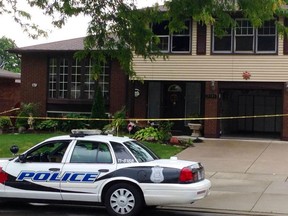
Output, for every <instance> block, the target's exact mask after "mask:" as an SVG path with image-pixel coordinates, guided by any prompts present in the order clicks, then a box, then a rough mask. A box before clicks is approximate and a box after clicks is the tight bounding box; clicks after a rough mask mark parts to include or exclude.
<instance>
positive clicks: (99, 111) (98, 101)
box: [90, 84, 107, 130]
mask: <svg viewBox="0 0 288 216" xmlns="http://www.w3.org/2000/svg"><path fill="white" fill-rule="evenodd" d="M91 118H96V119H99V120H95V121H91V122H90V126H91V127H92V128H97V129H100V130H102V129H103V127H104V126H105V125H106V124H107V122H106V121H103V119H106V118H107V115H106V113H105V102H104V98H103V95H102V92H101V88H100V87H99V85H98V84H96V87H95V92H94V98H93V105H92V110H91Z"/></svg>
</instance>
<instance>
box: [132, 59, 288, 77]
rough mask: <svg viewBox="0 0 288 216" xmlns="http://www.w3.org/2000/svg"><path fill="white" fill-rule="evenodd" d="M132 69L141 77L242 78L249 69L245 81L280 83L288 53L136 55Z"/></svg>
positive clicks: (286, 69) (287, 68)
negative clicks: (164, 57) (146, 58)
mask: <svg viewBox="0 0 288 216" xmlns="http://www.w3.org/2000/svg"><path fill="white" fill-rule="evenodd" d="M134 69H135V71H136V73H137V75H138V76H140V77H142V78H143V79H144V80H183V81H184V80H185V81H194V80H195V81H211V80H214V81H243V77H242V73H243V72H244V71H248V72H250V73H251V78H250V80H248V81H261V82H266V81H268V82H269V81H271V82H278V81H280V82H283V81H288V56H284V55H281V56H277V55H275V56H270V55H257V56H255V55H241V56H240V55H210V56H208V55H206V56H192V55H179V56H178V55H174V56H170V57H169V59H168V60H162V59H158V60H156V61H155V62H149V61H143V60H142V59H141V58H135V60H134Z"/></svg>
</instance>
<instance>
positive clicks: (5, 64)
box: [0, 37, 20, 73]
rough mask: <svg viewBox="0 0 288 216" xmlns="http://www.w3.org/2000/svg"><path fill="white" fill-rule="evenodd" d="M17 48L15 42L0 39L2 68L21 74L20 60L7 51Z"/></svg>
mask: <svg viewBox="0 0 288 216" xmlns="http://www.w3.org/2000/svg"><path fill="white" fill-rule="evenodd" d="M13 48H16V44H15V42H14V41H13V40H11V39H9V38H6V37H2V38H0V68H1V69H3V70H7V71H11V72H16V73H19V72H20V58H19V57H18V56H17V55H16V54H12V53H9V52H8V51H7V50H9V49H13Z"/></svg>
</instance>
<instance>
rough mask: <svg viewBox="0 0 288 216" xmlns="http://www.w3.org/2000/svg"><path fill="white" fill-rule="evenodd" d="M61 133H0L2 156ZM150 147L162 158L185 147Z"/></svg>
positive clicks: (158, 145)
mask: <svg viewBox="0 0 288 216" xmlns="http://www.w3.org/2000/svg"><path fill="white" fill-rule="evenodd" d="M60 134H61V133H58V134H56V133H45V134H39V133H31V134H1V135H0V158H6V157H11V156H12V153H11V152H10V147H11V146H12V145H17V146H18V147H19V153H21V152H23V151H25V150H27V149H28V148H30V147H32V146H33V145H35V144H37V143H39V142H41V141H43V140H45V139H47V138H49V137H53V136H56V135H60ZM144 144H145V145H147V146H148V147H149V148H151V149H152V150H153V151H154V152H155V153H156V154H157V155H158V156H160V157H161V158H169V157H171V156H173V155H175V154H177V153H179V152H180V151H182V150H183V148H181V147H178V146H172V145H164V144H160V143H149V142H145V143H144Z"/></svg>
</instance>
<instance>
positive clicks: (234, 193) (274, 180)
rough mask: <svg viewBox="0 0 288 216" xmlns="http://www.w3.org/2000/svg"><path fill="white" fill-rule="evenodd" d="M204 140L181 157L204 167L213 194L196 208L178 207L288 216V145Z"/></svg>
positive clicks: (180, 157)
mask: <svg viewBox="0 0 288 216" xmlns="http://www.w3.org/2000/svg"><path fill="white" fill-rule="evenodd" d="M190 138H191V137H190ZM179 139H180V138H179ZM182 139H183V137H182ZM201 139H202V140H203V142H201V143H194V146H193V147H189V148H187V149H185V150H184V151H182V152H181V153H179V154H178V155H177V156H178V158H179V159H185V160H193V161H200V162H201V163H202V164H203V165H204V168H205V170H206V178H208V179H210V181H211V183H212V187H211V193H210V195H209V196H208V197H206V198H205V199H203V200H199V201H197V202H195V203H193V204H190V205H183V206H174V207H177V208H183V209H185V208H189V209H191V210H195V211H198V210H204V211H212V212H217V211H219V212H223V211H225V212H229V213H233V212H234V213H235V215H236V214H240V213H242V214H248V215H267V216H268V215H288V182H287V179H288V142H285V141H279V140H275V139H263V140H261V139H251V140H249V139H235V138H229V139H228V138H226V139H225V138H220V139H206V138H201Z"/></svg>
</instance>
